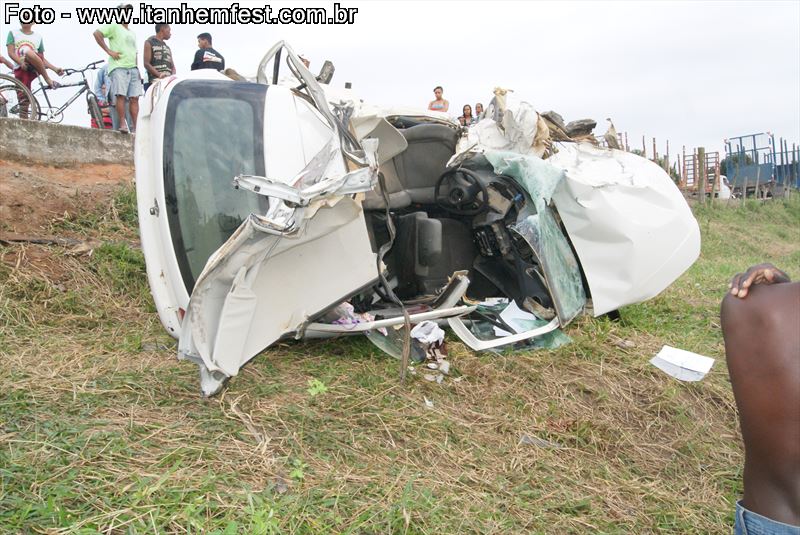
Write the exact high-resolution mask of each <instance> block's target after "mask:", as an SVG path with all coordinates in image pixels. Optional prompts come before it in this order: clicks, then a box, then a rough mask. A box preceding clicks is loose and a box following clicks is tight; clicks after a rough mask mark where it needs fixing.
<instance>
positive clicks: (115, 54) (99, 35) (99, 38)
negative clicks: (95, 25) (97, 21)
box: [93, 30, 120, 59]
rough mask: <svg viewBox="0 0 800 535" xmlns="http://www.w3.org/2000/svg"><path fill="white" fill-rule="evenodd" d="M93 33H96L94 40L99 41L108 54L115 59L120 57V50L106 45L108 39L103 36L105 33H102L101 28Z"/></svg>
mask: <svg viewBox="0 0 800 535" xmlns="http://www.w3.org/2000/svg"><path fill="white" fill-rule="evenodd" d="M93 35H94V40H95V41H97V44H98V45H100V48H102V49H103V51H104V52H105V53H106V54H108V55H109V56H111V57H112V58H114V59H119V56H120V54H119V52H115V51H113V50H111V49H110V48H108V46H106V39H105V37H103V34H102V33H100V30H95V32H94V34H93Z"/></svg>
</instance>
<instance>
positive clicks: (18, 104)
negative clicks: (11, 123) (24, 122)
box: [0, 74, 39, 121]
mask: <svg viewBox="0 0 800 535" xmlns="http://www.w3.org/2000/svg"><path fill="white" fill-rule="evenodd" d="M0 117H11V118H14V119H30V120H32V121H38V120H39V103H38V102H37V101H36V98H34V96H33V94H32V93H31V91H30V89H28V88H27V87H25V85H24V84H23V83H22V82H20V81H19V80H17V79H16V78H14V77H13V76H8V75H7V74H0Z"/></svg>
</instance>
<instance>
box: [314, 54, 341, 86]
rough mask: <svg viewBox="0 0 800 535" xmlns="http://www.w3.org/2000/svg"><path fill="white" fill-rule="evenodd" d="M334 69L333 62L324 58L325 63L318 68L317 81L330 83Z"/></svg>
mask: <svg viewBox="0 0 800 535" xmlns="http://www.w3.org/2000/svg"><path fill="white" fill-rule="evenodd" d="M335 70H336V68H335V67H334V66H333V63H331V62H330V61H328V60H327V59H326V60H325V63H323V64H322V68H321V69H320V70H319V75H317V82H319V83H321V84H329V83H331V79H332V78H333V71H335Z"/></svg>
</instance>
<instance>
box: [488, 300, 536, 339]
mask: <svg viewBox="0 0 800 535" xmlns="http://www.w3.org/2000/svg"><path fill="white" fill-rule="evenodd" d="M500 319H502V320H503V321H504V322H506V325H508V326H509V327H512V328H513V329H514V332H513V333H510V332H508V331H506V330H504V329H501V328H500V327H495V328H494V335H495V336H511V335H512V334H519V333H522V332H525V331H527V330H528V329H530V327H529V325H530V324H528V323H523V324H522V325H520V324H519V323H517V320H524V321H526V322H527V321H532V320H536V319H538V318H537V317H536V316H534V315H533V314H531V313H530V312H526V311H525V310H522V309H521V308H519V307H518V306H517V304H516V303H515V302H514V301H511V302H510V303H509V304H508V306H507V307H506V308H504V309H503V311H502V312H501V313H500Z"/></svg>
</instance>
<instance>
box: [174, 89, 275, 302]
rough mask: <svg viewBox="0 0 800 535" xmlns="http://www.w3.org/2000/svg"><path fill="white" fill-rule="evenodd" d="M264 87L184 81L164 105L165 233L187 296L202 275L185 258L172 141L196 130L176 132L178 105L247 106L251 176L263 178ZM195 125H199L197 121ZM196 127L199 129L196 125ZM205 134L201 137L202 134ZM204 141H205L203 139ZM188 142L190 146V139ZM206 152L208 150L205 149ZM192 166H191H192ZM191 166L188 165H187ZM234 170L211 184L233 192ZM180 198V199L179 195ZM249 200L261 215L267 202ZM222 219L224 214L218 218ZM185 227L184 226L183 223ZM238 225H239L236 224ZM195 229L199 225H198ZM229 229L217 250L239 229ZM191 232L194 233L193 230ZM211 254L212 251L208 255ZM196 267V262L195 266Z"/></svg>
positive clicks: (224, 116)
mask: <svg viewBox="0 0 800 535" xmlns="http://www.w3.org/2000/svg"><path fill="white" fill-rule="evenodd" d="M267 89H268V86H264V85H261V84H253V83H247V82H228V81H222V80H220V81H217V80H186V81H184V82H181V83H179V84H177V85H176V87H175V88H174V89H173V90H172V92H171V93H170V96H169V102H168V105H167V111H166V118H165V122H164V141H163V163H162V174H163V181H164V201H165V204H166V208H167V210H166V212H167V221H168V224H169V231H170V238H171V242H172V248H173V251H174V254H175V259H176V261H177V264H178V268H179V270H180V274H181V278H182V279H183V283H184V285H185V286H186V291H187V292H188V293H189V294H191V293H192V290H193V289H194V285H195V281H196V279H197V276H198V275H199V274H200V272H201V271H202V266H199V268H198V266H194V269H193V263H192V261H191V260H190V258H189V253H188V251H187V246H186V243H185V239H184V232H189V231H190V230H189V229H183V228H182V225H181V220H180V219H181V218H180V213H179V207H181V206H182V205H183V204H185V202H186V199H182V198H179V190H178V187H177V186H178V184H177V183H176V176H175V173H176V169H175V167H176V166H175V163H176V162H175V160H176V158H175V149H176V138H177V137H178V136H197V130H196V129H191V131H186V129H181V131H179V129H178V128H176V117H177V116H178V112H179V109H180V107H181V105H182V104H184V103H186V102H187V101H189V100H191V99H205V100H208V99H219V100H220V101H221V102H222V101H225V102H236V103H237V105H238V104H241V103H244V104H245V105H249V106H250V107H251V109H252V120H253V122H252V136H253V137H252V149H253V155H252V158H253V160H252V164H253V166H254V169H253V172H254V173H255V174H259V175H264V174H265V172H266V166H265V161H264V120H265V118H264V110H265V100H266V91H267ZM204 119H205V120H209V117H205V118H204ZM213 120H217V121H225V120H228V117H227V116H226V114H221V115H220V116H219V117H214V118H213ZM198 122H199V121H198ZM198 126H200V125H198ZM204 134H205V133H204ZM214 134H215V133H213V132H212V133H211V134H210V135H211V136H213V135H214ZM204 139H205V137H204ZM182 142H183V143H186V140H185V139H184V140H182ZM189 142H190V143H191V142H193V140H192V139H190V140H189ZM206 149H208V147H206ZM192 163H194V162H192ZM188 165H191V164H187V166H188ZM236 174H237V173H236V170H234V169H231V173H230V176H227V177H214V180H215V182H217V184H220V183H222V184H224V182H225V181H228V183H229V184H230V187H231V190H232V191H233V190H234V187H233V178H234V176H235V175H236ZM240 193H241V194H242V195H251V194H250V193H248V192H245V191H241V192H240ZM181 195H183V194H182V193H181ZM253 199H257V201H256V202H257V203H258V207H259V211H261V212H262V213H263V212H265V211H266V209H267V208H268V203H269V201H268V200H267V199H266V198H265V197H261V196H253ZM220 215H222V216H225V215H226V214H220ZM239 216H240V214H234V215H228V217H231V218H233V217H239ZM184 223H186V222H184ZM239 223H240V221H239ZM196 224H197V225H199V224H200V222H199V221H198V222H197V223H196ZM229 226H230V228H227V226H226V229H224V230H225V231H226V232H227V231H229V234H228V236H226V237H224V239H220V240H219V244H217V247H219V246H221V245H222V244H223V243H225V241H226V240H227V239H228V238H229V237H230V236H231V235H232V234H233V233H234V232H235V231H236V229H237V228H238V227H239V224H238V223H237V224H233V221H232V222H231V224H230V225H229ZM193 230H195V231H196V230H197V229H196V228H195V229H193ZM212 252H213V251H212ZM195 264H196V262H195Z"/></svg>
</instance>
